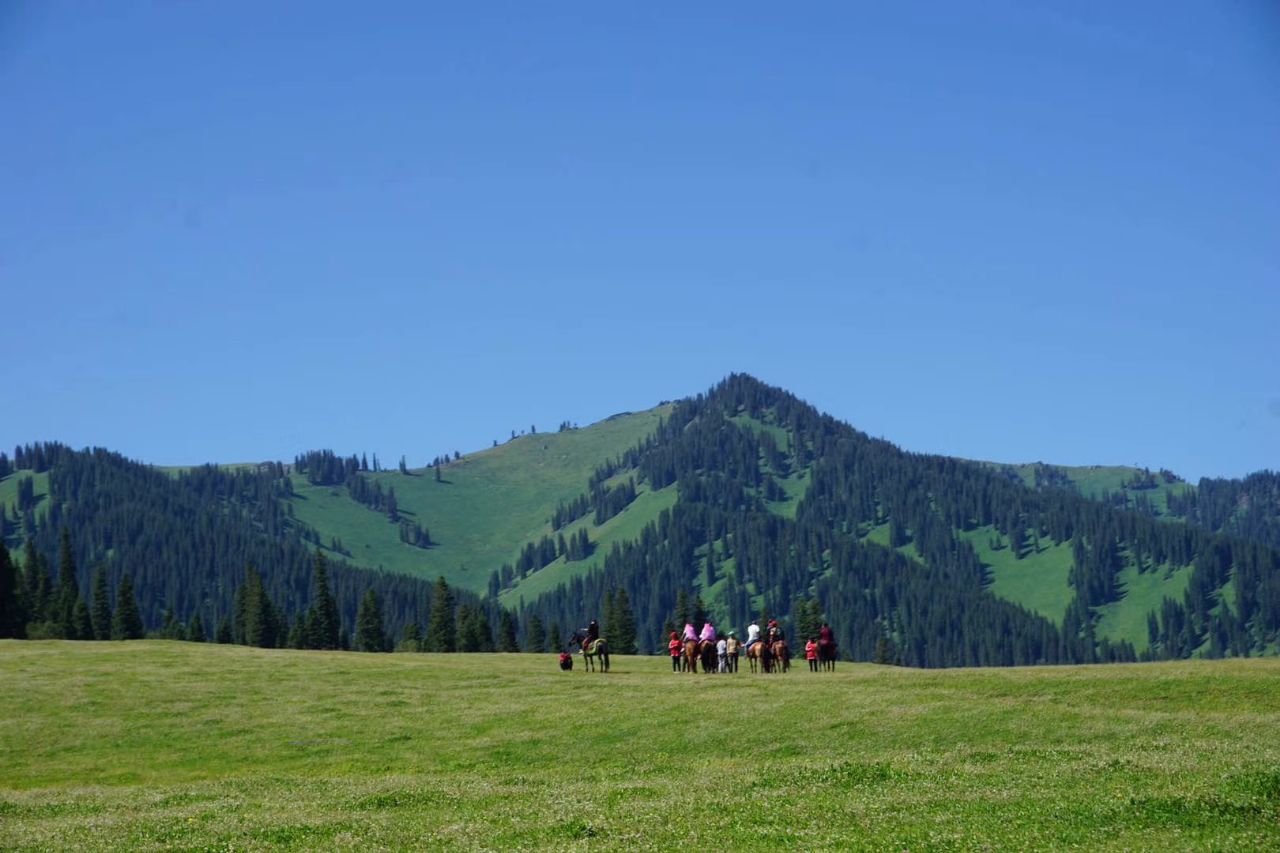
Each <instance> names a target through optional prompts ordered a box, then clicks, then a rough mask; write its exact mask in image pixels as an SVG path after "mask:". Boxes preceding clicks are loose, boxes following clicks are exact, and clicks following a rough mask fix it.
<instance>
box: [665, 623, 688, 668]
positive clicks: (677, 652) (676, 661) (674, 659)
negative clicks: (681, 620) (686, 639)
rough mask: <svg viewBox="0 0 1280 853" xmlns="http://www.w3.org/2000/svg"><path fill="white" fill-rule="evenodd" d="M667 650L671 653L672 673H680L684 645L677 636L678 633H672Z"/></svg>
mask: <svg viewBox="0 0 1280 853" xmlns="http://www.w3.org/2000/svg"><path fill="white" fill-rule="evenodd" d="M667 650H668V651H670V652H671V671H672V672H679V671H680V656H681V655H682V654H684V643H681V642H680V638H679V637H678V636H676V632H675V631H672V632H671V641H670V642H668V643H667Z"/></svg>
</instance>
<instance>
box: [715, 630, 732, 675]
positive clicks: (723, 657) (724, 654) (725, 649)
mask: <svg viewBox="0 0 1280 853" xmlns="http://www.w3.org/2000/svg"><path fill="white" fill-rule="evenodd" d="M716 656H717V657H718V658H719V659H720V666H719V668H718V669H717V671H718V672H728V671H729V642H728V640H726V639H725V638H724V634H721V635H720V639H719V640H717V641H716Z"/></svg>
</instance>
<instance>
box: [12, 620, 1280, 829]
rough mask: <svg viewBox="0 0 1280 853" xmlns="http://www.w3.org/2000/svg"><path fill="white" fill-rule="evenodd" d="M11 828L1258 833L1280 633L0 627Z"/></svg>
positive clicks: (1270, 765)
mask: <svg viewBox="0 0 1280 853" xmlns="http://www.w3.org/2000/svg"><path fill="white" fill-rule="evenodd" d="M0 684H3V685H4V690H3V691H0V716H2V718H3V720H4V724H3V726H0V848H5V849H9V848H16V849H68V848H85V849H119V850H125V849H127V850H167V849H182V850H204V849H208V850H224V849H237V850H243V849H273V848H284V849H315V848H322V849H330V848H354V849H377V848H401V849H403V848H439V849H495V850H508V849H520V848H526V849H556V850H575V849H581V850H587V849H592V850H637V849H655V850H674V849H689V848H691V847H694V846H698V847H705V848H708V849H716V850H727V849H765V848H778V847H789V848H799V849H835V848H839V849H869V850H894V851H900V850H904V849H905V850H980V849H1045V848H1066V847H1079V848H1087V849H1116V850H1120V849H1173V850H1185V849H1219V850H1241V849H1275V848H1276V847H1277V845H1278V844H1280V661H1277V660H1236V661H1191V662H1178V663H1168V664H1144V665H1127V666H1119V665H1117V666H1109V667H1070V668H1068V667H1063V668H1036V669H1010V670H949V671H914V670H904V669H897V668H891V667H876V666H870V665H851V664H841V666H840V669H839V671H838V672H836V673H834V674H817V675H814V674H810V673H808V672H807V671H803V670H801V669H797V670H793V671H792V672H791V673H789V674H786V675H780V676H769V677H761V676H752V675H750V674H748V673H745V672H744V673H741V674H739V675H737V676H706V675H701V674H699V675H696V676H694V675H680V674H673V673H671V672H670V671H669V663H668V661H667V660H666V659H663V658H615V660H614V671H613V672H611V673H609V674H608V675H600V674H593V673H586V672H582V671H581V670H580V669H575V670H574V671H573V672H571V673H562V672H560V671H559V670H558V669H557V668H556V666H555V660H554V656H553V655H549V654H547V655H484V656H481V655H442V656H433V655H361V654H344V653H325V652H298V651H267V650H260V649H249V648H241V647H229V646H204V645H196V644H185V643H173V642H159V641H147V642H131V643H65V642H56V641H49V642H15V641H4V642H0Z"/></svg>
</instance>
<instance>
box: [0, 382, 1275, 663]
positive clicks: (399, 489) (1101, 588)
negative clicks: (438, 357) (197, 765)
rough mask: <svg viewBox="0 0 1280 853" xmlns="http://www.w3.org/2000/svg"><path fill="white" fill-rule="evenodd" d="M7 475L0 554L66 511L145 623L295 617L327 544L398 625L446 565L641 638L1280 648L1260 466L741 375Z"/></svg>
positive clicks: (1267, 485)
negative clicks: (433, 437) (263, 613)
mask: <svg viewBox="0 0 1280 853" xmlns="http://www.w3.org/2000/svg"><path fill="white" fill-rule="evenodd" d="M0 476H3V479H0V507H3V508H4V509H5V512H4V516H3V521H4V524H5V527H4V533H5V535H6V537H7V539H8V541H9V544H10V546H11V547H13V548H15V549H21V548H23V547H24V542H25V540H27V539H30V540H31V542H32V543H33V546H34V550H35V551H36V552H38V553H40V554H44V555H46V557H47V559H50V560H51V559H52V555H53V553H54V551H55V550H56V540H57V535H58V534H57V531H58V530H59V529H60V528H61V527H63V526H66V527H67V528H68V529H69V530H70V531H71V533H72V542H73V543H74V548H73V550H74V552H75V560H76V564H77V567H78V569H79V573H80V577H79V581H80V584H81V587H82V589H87V587H88V580H89V572H90V571H91V567H92V565H93V564H95V563H97V562H98V561H104V562H105V563H106V565H108V566H109V567H110V574H111V576H112V583H113V584H115V583H117V582H118V579H119V577H120V576H121V575H122V574H123V573H124V572H126V571H127V572H128V573H130V575H131V576H133V577H134V579H135V586H137V587H138V588H139V589H140V591H141V594H140V599H141V603H142V605H143V618H144V621H146V622H147V624H148V625H156V624H158V623H159V621H160V620H161V619H163V618H164V611H165V610H166V609H167V610H169V611H171V612H172V613H174V614H175V615H176V616H177V617H178V618H181V619H188V618H190V616H191V615H192V614H194V613H201V614H202V615H201V618H202V620H203V621H204V622H205V623H206V624H216V622H217V621H218V620H219V619H221V618H223V617H224V616H225V615H226V614H227V612H228V611H229V610H230V608H231V607H232V604H233V602H232V592H233V589H234V587H235V586H236V585H237V584H238V583H239V582H240V579H242V578H243V576H244V567H245V564H246V563H247V562H254V563H255V564H256V565H257V566H258V568H259V569H260V570H261V571H262V572H263V574H264V576H265V578H266V580H267V585H268V588H269V590H270V591H271V592H272V595H273V597H276V598H277V600H278V601H279V603H280V605H281V606H282V607H283V609H284V610H285V611H286V613H299V612H301V611H302V610H303V609H304V608H305V607H306V606H307V604H308V601H309V596H310V587H309V565H310V559H311V555H310V553H309V549H311V548H318V549H320V550H321V551H323V552H324V553H326V554H327V555H328V556H330V557H331V558H332V559H333V560H334V562H335V565H334V567H333V570H332V574H333V576H334V577H335V578H337V579H338V588H339V593H340V595H339V599H340V601H339V604H340V608H339V609H340V615H341V618H342V621H343V624H344V625H345V626H346V627H347V629H348V630H350V629H351V627H352V625H353V623H354V618H355V608H356V604H357V602H358V599H359V596H360V594H361V591H362V590H363V589H365V588H367V587H369V586H377V588H378V594H379V596H380V597H381V598H382V599H383V601H384V602H386V609H387V611H388V613H387V621H388V623H389V624H390V626H391V628H392V630H393V631H399V630H400V628H401V627H402V626H403V625H404V624H405V623H407V622H410V621H413V622H417V623H421V622H422V621H424V620H425V618H426V617H427V612H428V609H429V606H430V602H431V600H432V590H431V588H430V587H429V586H428V581H430V580H433V579H435V578H436V577H444V578H445V579H446V580H447V581H448V583H449V584H450V585H451V586H452V587H454V588H455V589H456V590H459V591H461V592H462V593H463V596H464V598H466V595H467V594H468V593H471V594H474V595H475V596H479V597H482V600H481V599H480V598H466V601H467V602H470V603H469V604H468V605H467V606H469V607H473V608H483V609H485V610H486V611H487V612H488V614H489V618H490V621H491V622H494V623H495V624H496V621H497V620H500V619H501V618H502V616H503V612H504V610H505V611H509V612H510V613H511V614H513V615H514V619H515V622H516V624H517V625H518V629H517V630H518V632H519V633H521V634H523V633H524V632H525V631H526V630H527V628H528V626H529V624H530V623H531V621H532V620H533V618H534V617H535V616H536V617H537V621H538V622H540V623H541V624H543V625H547V624H550V623H557V624H560V625H564V626H569V625H576V624H581V623H583V622H585V620H586V619H588V618H590V617H591V616H594V615H597V614H606V613H610V612H611V611H612V612H615V613H616V610H617V600H618V593H620V592H625V599H624V600H625V601H626V602H627V605H626V607H627V609H628V610H629V611H630V615H631V616H632V617H633V618H634V620H635V622H636V625H637V627H638V634H637V639H638V644H639V647H640V649H641V650H652V649H654V648H656V647H657V646H658V645H659V641H660V637H661V636H662V631H663V629H664V626H665V625H666V624H667V623H669V622H673V621H675V622H682V621H683V619H684V618H691V617H692V616H693V611H695V610H697V609H698V608H705V609H707V610H708V611H709V612H710V613H711V614H713V615H714V616H715V617H717V618H718V620H719V621H723V622H725V623H726V624H730V625H736V626H739V627H741V626H742V625H745V624H746V621H747V620H748V619H749V618H750V617H752V616H755V615H758V614H759V613H760V612H761V611H762V610H764V611H767V612H769V613H773V614H778V615H781V616H784V617H786V618H788V621H789V622H790V623H791V624H793V625H794V626H796V627H808V626H809V623H811V621H812V620H813V619H814V618H816V614H818V613H825V615H826V617H827V618H828V619H829V620H830V621H831V622H832V625H833V627H835V629H836V631H837V635H838V637H839V638H840V640H841V645H842V648H843V649H844V651H845V653H846V654H849V655H851V656H853V657H856V658H859V659H872V658H875V657H880V658H882V659H883V658H886V657H888V658H892V659H897V660H900V661H901V662H903V663H906V664H910V665H920V666H950V665H965V664H1018V663H1034V662H1066V661H1088V660H1112V659H1116V660H1124V659H1134V658H1137V657H1187V656H1191V655H1205V656H1217V655H1222V654H1237V655H1243V654H1258V653H1272V652H1275V651H1276V650H1277V636H1278V630H1280V562H1278V557H1277V547H1280V536H1278V535H1277V531H1278V530H1280V523H1278V521H1280V499H1278V497H1277V496H1278V495H1280V490H1278V489H1277V478H1276V475H1274V474H1271V473H1268V472H1263V473H1260V474H1257V475H1254V476H1253V477H1250V478H1247V479H1245V480H1202V481H1201V482H1200V484H1199V485H1197V486H1192V485H1190V484H1187V483H1184V482H1182V481H1181V480H1180V479H1178V478H1177V477H1176V476H1175V475H1173V474H1172V473H1170V472H1167V471H1160V472H1156V473H1155V474H1153V473H1151V472H1150V471H1145V470H1142V469H1131V468H1101V467H1091V468H1064V467H1061V466H1053V465H1045V464H1042V463H1035V464H1032V465H1017V466H1014V465H1002V464H998V463H982V462H969V461H965V460H959V459H952V458H947V457H941V456H932V455H925V454H913V453H908V452H905V451H902V450H901V449H899V448H897V447H895V446H894V445H892V444H890V443H888V442H885V441H882V440H877V439H872V438H870V437H868V436H866V435H865V434H863V433H861V432H859V431H857V430H856V429H854V428H853V427H851V426H849V425H847V424H844V423H841V422H839V421H837V420H835V419H833V418H831V417H829V416H825V415H822V414H820V413H819V412H818V411H817V410H816V409H814V408H813V407H811V406H809V405H808V404H806V403H804V402H802V401H800V400H798V399H797V398H795V397H794V396H792V395H790V394H787V393H786V392H784V391H782V390H780V389H777V388H772V387H770V386H767V385H764V384H763V383H760V382H759V381H757V380H755V379H753V378H751V377H748V376H742V375H735V376H732V377H729V378H728V379H727V380H725V381H724V382H722V383H720V384H719V385H717V386H716V387H715V388H713V389H711V391H709V392H708V393H707V394H703V395H698V396H696V397H692V398H689V399H685V400H681V401H679V402H677V403H675V404H665V405H662V406H659V407H657V408H655V409H651V410H648V411H644V412H639V413H627V414H622V415H618V416H615V417H613V418H610V419H608V420H606V421H602V422H601V423H599V424H595V425H593V426H590V427H587V428H584V429H577V428H573V427H571V426H570V425H568V424H564V425H562V426H561V428H560V429H559V430H558V431H556V432H553V433H538V432H535V431H533V430H532V429H531V430H530V432H529V433H528V434H525V435H517V436H513V438H512V439H511V440H510V441H508V442H506V443H504V444H502V445H500V446H496V447H494V448H491V449H489V450H485V451H482V452H479V453H473V454H469V455H467V456H462V455H459V454H450V455H441V456H440V457H437V459H436V460H435V461H434V463H433V465H431V466H429V467H427V468H423V469H408V468H403V467H397V469H395V470H391V471H384V470H380V466H379V465H378V463H377V461H376V459H375V460H374V464H373V465H372V466H370V465H369V464H368V461H367V459H366V458H365V457H364V456H363V455H355V454H352V455H350V456H341V455H338V454H335V453H333V452H330V451H314V452H309V453H304V454H301V455H300V456H298V457H297V458H296V459H295V460H294V461H293V462H292V463H291V464H284V463H280V462H272V463H263V464H261V465H249V466H234V467H228V468H215V467H212V466H205V467H202V468H196V469H174V470H163V471H162V470H159V469H153V468H150V467H148V466H145V465H141V464H138V463H134V462H130V461H128V460H125V459H123V458H121V457H119V456H117V455H115V454H111V453H108V452H106V451H102V450H94V451H72V450H70V449H68V448H64V447H61V446H59V445H35V446H32V447H27V448H19V449H18V451H17V452H16V453H15V457H14V459H13V460H9V459H8V458H7V457H0ZM608 627H609V626H608V625H607V624H606V629H607V628H608Z"/></svg>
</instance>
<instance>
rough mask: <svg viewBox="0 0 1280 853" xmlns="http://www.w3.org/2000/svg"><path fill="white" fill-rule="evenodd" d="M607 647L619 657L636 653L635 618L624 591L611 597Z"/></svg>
mask: <svg viewBox="0 0 1280 853" xmlns="http://www.w3.org/2000/svg"><path fill="white" fill-rule="evenodd" d="M610 631H611V632H612V633H611V634H610V635H609V646H610V647H611V648H612V649H614V650H615V651H616V652H617V653H618V654H620V655H634V654H635V653H636V617H635V614H634V613H633V612H632V610H631V599H630V597H629V596H628V595H627V591H626V590H625V589H620V590H618V593H617V595H615V596H614V597H613V624H612V626H611V628H610Z"/></svg>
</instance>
